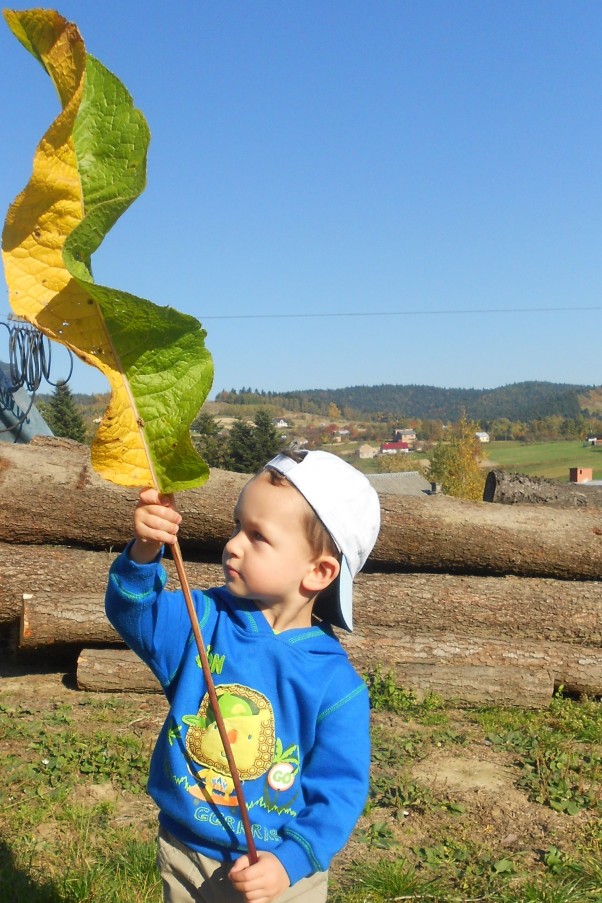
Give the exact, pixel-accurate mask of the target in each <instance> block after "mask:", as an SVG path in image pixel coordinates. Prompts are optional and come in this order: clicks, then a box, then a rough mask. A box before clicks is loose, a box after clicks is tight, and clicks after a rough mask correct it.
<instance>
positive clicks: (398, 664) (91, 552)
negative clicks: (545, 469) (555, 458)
mask: <svg viewBox="0 0 602 903" xmlns="http://www.w3.org/2000/svg"><path fill="white" fill-rule="evenodd" d="M246 479H247V477H246V476H245V475H242V474H233V473H227V472H223V471H218V470H214V471H213V472H212V474H211V477H210V479H209V482H208V483H207V485H206V486H204V487H203V488H202V489H198V490H192V491H190V492H184V493H180V494H179V495H178V507H179V509H180V511H181V512H182V515H183V525H182V530H181V546H182V549H183V552H184V555H185V558H186V559H187V572H188V575H189V580H190V583H191V584H192V585H193V586H211V585H215V584H216V583H218V582H219V581H220V578H221V568H220V565H219V560H220V555H221V549H222V546H223V544H224V543H225V541H226V539H227V538H228V536H229V534H230V530H231V524H232V509H233V506H234V503H235V501H236V498H237V496H238V493H239V491H240V489H241V487H242V486H243V485H244V483H245V482H246ZM136 498H137V490H135V489H133V490H130V489H124V488H123V487H119V486H114V485H112V484H110V483H107V482H105V481H103V480H101V479H100V478H99V477H98V476H97V475H96V474H95V473H94V471H93V470H92V468H91V466H90V462H89V452H88V450H87V449H86V448H85V447H83V446H79V445H77V444H75V443H68V442H64V441H61V440H42V441H40V440H38V441H36V442H35V443H32V444H30V445H25V446H17V445H7V446H3V447H2V448H0V623H1V624H3V625H5V626H6V625H13V633H14V634H15V635H16V636H18V639H17V640H16V644H17V648H18V650H19V651H20V652H24V651H29V652H31V651H32V650H33V651H34V652H35V651H36V650H37V654H39V655H40V656H41V657H43V656H44V655H45V654H47V653H48V650H49V649H51V648H53V647H54V648H59V647H60V648H62V649H71V650H75V651H76V653H77V655H78V666H77V678H78V684H79V686H80V687H82V688H86V689H97V690H136V691H140V692H153V691H157V690H158V686H157V684H156V682H155V680H154V678H153V677H152V675H150V673H149V672H148V670H147V669H146V668H145V667H144V666H143V665H142V664H141V663H140V662H139V661H138V660H137V659H136V658H135V657H134V656H133V654H132V653H131V652H130V651H129V650H127V649H125V648H124V646H123V644H122V643H121V642H120V640H119V637H117V635H116V634H115V632H114V631H113V628H112V627H111V626H110V625H109V624H108V622H107V620H106V618H105V615H104V608H103V594H104V587H105V584H106V577H107V572H108V568H109V565H110V562H111V561H112V560H113V558H114V556H115V554H117V553H118V552H119V551H120V550H121V549H122V548H123V546H124V545H125V543H126V542H127V541H128V539H129V538H130V534H131V524H132V511H133V508H134V505H135V502H136ZM381 508H382V529H381V534H380V537H379V540H378V542H377V544H376V547H375V549H374V552H373V555H372V556H371V558H370V561H369V563H368V567H367V569H366V572H365V573H363V574H361V575H360V576H359V578H358V580H357V588H356V596H355V599H356V601H355V624H356V629H355V631H354V633H353V634H351V635H348V634H344V633H341V634H340V639H341V640H342V642H343V644H344V645H345V647H346V649H347V651H348V653H349V655H350V658H351V659H352V661H353V662H354V664H355V665H356V667H357V668H358V670H360V671H363V672H365V671H368V670H371V669H373V668H374V667H375V666H376V665H377V664H380V666H381V667H382V669H383V670H384V671H385V672H386V671H392V672H394V673H395V675H396V677H397V679H398V681H399V682H400V683H402V684H403V685H405V686H406V687H408V688H410V689H413V690H415V691H416V692H417V693H419V694H422V693H425V692H429V691H434V692H437V693H438V694H440V695H441V696H443V697H446V698H452V699H454V700H456V701H459V702H465V703H471V704H472V703H485V702H495V703H498V704H519V705H531V706H542V705H546V704H547V703H548V702H549V700H550V699H551V696H552V693H553V691H554V687H557V686H559V685H562V686H564V688H565V690H566V691H567V692H574V693H586V694H589V695H602V514H601V512H600V510H599V509H598V510H596V507H595V506H589V507H584V506H582V507H578V508H576V507H574V506H573V507H571V508H558V507H551V506H541V505H527V504H513V505H510V506H508V505H503V504H500V505H497V504H488V503H485V502H482V503H473V502H465V501H460V500H458V499H452V498H449V497H446V496H441V495H437V496H431V497H427V496H425V497H422V498H416V497H403V496H397V495H395V496H394V495H382V496H381ZM166 568H167V570H168V573H169V575H170V585H171V586H172V587H173V588H175V587H176V586H177V578H176V576H175V569H174V568H173V565H172V563H171V561H166ZM15 627H17V628H18V629H14V628H15Z"/></svg>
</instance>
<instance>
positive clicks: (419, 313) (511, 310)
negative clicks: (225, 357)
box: [202, 307, 602, 322]
mask: <svg viewBox="0 0 602 903" xmlns="http://www.w3.org/2000/svg"><path fill="white" fill-rule="evenodd" d="M586 310H588V311H592V310H602V307H506V308H503V307H484V308H477V309H475V308H471V309H466V310H463V309H458V310H377V311H375V310H370V311H368V310H366V311H357V312H356V311H344V312H340V313H324V312H320V313H305V312H303V311H294V312H293V313H286V314H216V315H209V316H204V317H203V318H202V319H203V322H205V320H290V319H293V318H298V317H303V318H305V319H308V318H315V319H323V318H325V317H423V316H438V317H441V316H451V315H456V314H541V313H575V312H577V311H586Z"/></svg>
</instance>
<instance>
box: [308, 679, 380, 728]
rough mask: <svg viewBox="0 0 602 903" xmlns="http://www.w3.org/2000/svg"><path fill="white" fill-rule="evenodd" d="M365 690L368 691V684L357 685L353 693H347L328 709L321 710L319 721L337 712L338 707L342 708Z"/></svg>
mask: <svg viewBox="0 0 602 903" xmlns="http://www.w3.org/2000/svg"><path fill="white" fill-rule="evenodd" d="M364 691H366V692H367V691H368V688H367V687H366V684H360V685H359V687H356V688H355V690H352V691H351V693H348V694H347V696H343V698H342V699H339V701H338V702H335V703H334V705H331V706H329V707H328V708H327V709H324V711H323V712H320V714H319V715H318V721H322V720H323V719H324V718H327V717H328V716H329V715H331V714H332V713H333V712H336V711H337V709H340V708H342V706H344V705H347V703H348V702H351V700H352V699H355V697H356V696H359V695H360V693H363V692H364Z"/></svg>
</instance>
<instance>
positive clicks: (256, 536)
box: [253, 530, 265, 542]
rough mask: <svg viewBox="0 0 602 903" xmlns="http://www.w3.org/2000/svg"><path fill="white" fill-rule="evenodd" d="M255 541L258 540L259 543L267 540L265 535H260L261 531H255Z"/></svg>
mask: <svg viewBox="0 0 602 903" xmlns="http://www.w3.org/2000/svg"><path fill="white" fill-rule="evenodd" d="M253 539H256V540H257V541H258V542H263V541H264V540H265V536H264V535H263V533H260V532H259V530H255V531H254V533H253Z"/></svg>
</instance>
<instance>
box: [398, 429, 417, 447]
mask: <svg viewBox="0 0 602 903" xmlns="http://www.w3.org/2000/svg"><path fill="white" fill-rule="evenodd" d="M393 436H394V438H395V441H396V442H407V443H408V445H412V444H413V443H414V442H415V441H416V431H415V430H412V429H409V428H406V427H399V428H397V429H395V430H393Z"/></svg>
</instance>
